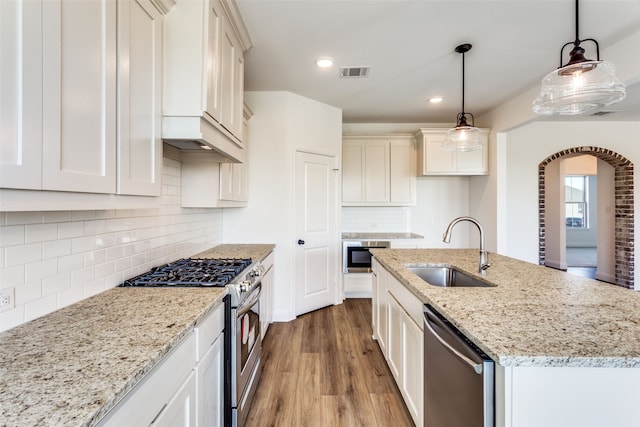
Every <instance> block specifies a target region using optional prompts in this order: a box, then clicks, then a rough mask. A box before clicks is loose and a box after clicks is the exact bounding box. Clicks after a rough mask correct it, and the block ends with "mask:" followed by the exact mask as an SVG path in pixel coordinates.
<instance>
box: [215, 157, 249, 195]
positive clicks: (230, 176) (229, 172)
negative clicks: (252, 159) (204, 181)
mask: <svg viewBox="0 0 640 427" xmlns="http://www.w3.org/2000/svg"><path fill="white" fill-rule="evenodd" d="M247 172H248V171H247V165H245V164H244V163H220V200H226V201H233V202H246V201H248V200H249V191H248V181H247Z"/></svg>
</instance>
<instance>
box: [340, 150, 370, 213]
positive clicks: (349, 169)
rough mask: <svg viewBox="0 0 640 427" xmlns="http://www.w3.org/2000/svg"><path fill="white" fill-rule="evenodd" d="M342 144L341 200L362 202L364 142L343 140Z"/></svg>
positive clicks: (363, 199)
mask: <svg viewBox="0 0 640 427" xmlns="http://www.w3.org/2000/svg"><path fill="white" fill-rule="evenodd" d="M342 144H343V145H342V202H343V203H361V202H364V201H365V188H364V143H363V142H362V141H348V140H344V141H343V143H342Z"/></svg>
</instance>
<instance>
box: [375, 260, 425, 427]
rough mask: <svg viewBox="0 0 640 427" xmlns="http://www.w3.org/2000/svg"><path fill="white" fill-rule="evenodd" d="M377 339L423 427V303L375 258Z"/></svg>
mask: <svg viewBox="0 0 640 427" xmlns="http://www.w3.org/2000/svg"><path fill="white" fill-rule="evenodd" d="M373 270H374V277H375V279H374V292H373V295H374V297H373V300H372V301H373V310H374V312H375V313H376V314H375V315H374V325H373V328H374V335H375V337H376V338H377V340H378V344H379V345H380V349H381V350H382V353H383V354H384V356H385V359H386V360H387V364H388V365H389V369H390V370H391V373H392V374H393V377H394V379H395V380H396V384H397V385H398V389H400V393H401V394H402V397H403V399H404V402H405V404H406V405H407V409H408V410H409V413H410V414H411V417H412V418H413V421H414V422H415V424H416V426H418V427H420V426H422V425H423V423H424V420H423V417H424V415H423V414H424V412H423V405H424V399H423V393H424V391H423V389H424V377H423V354H424V344H423V343H424V336H423V326H422V322H421V319H422V316H423V315H422V306H423V304H422V302H420V300H418V298H417V297H415V296H414V295H413V294H411V292H409V290H408V289H407V288H406V287H404V286H403V285H402V284H400V282H398V280H397V279H396V278H395V277H393V275H391V274H389V273H388V272H387V271H386V270H385V269H384V268H382V267H381V266H380V265H379V264H378V263H377V261H376V260H375V258H374V263H373Z"/></svg>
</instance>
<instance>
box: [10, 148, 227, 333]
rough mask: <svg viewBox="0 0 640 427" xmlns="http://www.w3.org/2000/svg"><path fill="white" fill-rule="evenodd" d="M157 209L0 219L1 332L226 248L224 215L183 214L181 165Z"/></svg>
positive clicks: (167, 171)
mask: <svg viewBox="0 0 640 427" xmlns="http://www.w3.org/2000/svg"><path fill="white" fill-rule="evenodd" d="M162 193H163V194H162V202H163V203H162V205H163V206H162V207H161V208H158V209H136V210H109V211H62V212H1V213H0V289H3V290H4V289H10V288H13V289H14V290H15V304H16V306H15V308H14V309H12V310H9V311H4V312H2V313H0V331H4V330H7V329H10V328H12V327H14V326H17V325H20V324H22V323H25V322H27V321H29V320H32V319H35V318H37V317H40V316H43V315H45V314H48V313H51V312H52V311H55V310H57V309H59V308H62V307H65V306H68V305H70V304H73V303H74V302H77V301H80V300H82V299H85V298H88V297H90V296H92V295H95V294H97V293H100V292H102V291H105V290H107V289H110V288H112V287H115V286H117V285H118V284H120V283H122V281H124V280H125V279H128V278H130V277H133V276H136V275H138V274H141V273H144V272H145V271H147V270H149V269H150V268H152V267H155V266H158V265H161V264H163V263H166V262H170V261H174V260H176V259H178V258H182V257H188V256H191V255H193V254H195V253H197V252H200V251H202V250H204V249H208V248H210V247H212V246H216V245H217V244H219V243H221V242H222V212H221V210H219V209H182V208H181V207H180V162H178V161H176V160H171V159H168V158H165V159H164V165H163V175H162Z"/></svg>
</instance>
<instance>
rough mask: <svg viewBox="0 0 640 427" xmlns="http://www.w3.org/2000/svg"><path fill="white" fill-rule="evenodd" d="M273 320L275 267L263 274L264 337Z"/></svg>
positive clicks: (261, 315) (262, 312)
mask: <svg viewBox="0 0 640 427" xmlns="http://www.w3.org/2000/svg"><path fill="white" fill-rule="evenodd" d="M272 320H273V268H269V269H268V270H267V272H266V273H265V274H264V276H262V294H261V296H260V329H261V331H262V338H264V336H265V335H266V334H267V329H268V328H269V325H270V324H271V321H272Z"/></svg>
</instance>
